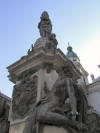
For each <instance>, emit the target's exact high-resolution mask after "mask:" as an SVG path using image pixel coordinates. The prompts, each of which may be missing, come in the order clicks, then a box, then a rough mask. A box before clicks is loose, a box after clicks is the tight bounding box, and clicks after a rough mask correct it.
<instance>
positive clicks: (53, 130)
mask: <svg viewBox="0 0 100 133" xmlns="http://www.w3.org/2000/svg"><path fill="white" fill-rule="evenodd" d="M43 133H68V131H66V130H65V129H64V128H62V127H56V126H45V127H44V129H43Z"/></svg>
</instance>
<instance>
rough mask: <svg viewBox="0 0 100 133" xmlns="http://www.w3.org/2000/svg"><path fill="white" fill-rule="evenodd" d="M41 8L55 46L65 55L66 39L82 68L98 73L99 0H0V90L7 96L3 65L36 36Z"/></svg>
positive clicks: (10, 86)
mask: <svg viewBox="0 0 100 133" xmlns="http://www.w3.org/2000/svg"><path fill="white" fill-rule="evenodd" d="M44 10H46V11H48V13H49V16H50V18H51V21H52V25H53V33H55V34H56V36H57V37H56V38H57V40H58V42H59V45H58V47H59V48H61V50H62V51H63V52H64V53H65V54H66V52H67V50H66V49H67V43H68V41H69V42H70V45H71V46H72V47H73V50H74V51H75V52H76V53H77V55H78V56H79V58H80V60H81V63H82V65H83V67H84V68H85V69H86V70H87V71H88V72H89V73H90V74H91V73H93V74H94V75H95V77H97V76H98V75H99V74H100V70H99V69H98V67H97V65H98V64H100V0H0V91H1V92H2V93H4V94H6V95H8V96H10V97H11V95H12V89H13V84H12V83H11V82H10V81H9V80H8V78H7V75H8V72H7V69H6V67H7V66H9V65H11V64H12V63H14V62H15V61H17V60H19V59H20V57H21V56H23V55H25V54H26V53H27V50H28V49H29V48H30V46H31V44H32V43H33V44H34V42H35V41H36V39H37V38H39V36H40V35H39V31H38V28H37V25H38V22H39V21H40V15H41V13H42V12H43V11H44Z"/></svg>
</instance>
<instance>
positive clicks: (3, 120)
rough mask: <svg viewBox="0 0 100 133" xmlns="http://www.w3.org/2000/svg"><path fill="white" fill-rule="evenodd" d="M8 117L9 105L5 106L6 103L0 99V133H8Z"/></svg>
mask: <svg viewBox="0 0 100 133" xmlns="http://www.w3.org/2000/svg"><path fill="white" fill-rule="evenodd" d="M8 115H9V105H8V104H7V101H6V100H5V99H4V98H3V97H0V132H1V133H9V126H10V125H9V124H10V123H9V121H8Z"/></svg>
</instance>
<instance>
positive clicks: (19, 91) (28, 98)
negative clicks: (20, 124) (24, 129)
mask: <svg viewBox="0 0 100 133" xmlns="http://www.w3.org/2000/svg"><path fill="white" fill-rule="evenodd" d="M28 76H29V75H28ZM37 80H38V79H37V76H34V77H32V78H31V77H27V76H26V75H24V77H23V78H22V79H21V82H20V83H19V84H17V85H15V86H14V91H13V99H12V118H13V119H14V120H15V119H21V118H25V117H26V116H27V114H28V113H29V111H30V110H31V108H32V107H33V105H34V104H35V102H36V96H37Z"/></svg>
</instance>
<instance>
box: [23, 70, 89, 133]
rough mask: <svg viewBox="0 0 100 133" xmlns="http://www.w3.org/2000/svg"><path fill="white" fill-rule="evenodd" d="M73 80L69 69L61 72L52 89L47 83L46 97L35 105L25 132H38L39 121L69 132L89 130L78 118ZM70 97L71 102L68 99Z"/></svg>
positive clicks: (75, 132)
mask: <svg viewBox="0 0 100 133" xmlns="http://www.w3.org/2000/svg"><path fill="white" fill-rule="evenodd" d="M73 87H74V86H73V80H72V78H71V75H70V73H69V71H66V72H65V68H64V69H63V72H62V71H61V72H59V78H58V80H57V81H56V83H55V84H54V86H53V88H52V90H51V91H49V90H48V88H47V86H46V83H45V87H44V92H45V97H43V98H42V99H41V101H40V102H39V103H38V104H37V105H36V106H35V110H33V112H31V114H30V116H29V117H28V119H27V121H26V126H25V128H24V131H23V133H27V132H28V133H36V128H37V123H40V124H41V123H42V125H43V124H50V125H56V126H62V127H64V128H65V129H67V130H68V131H69V133H72V132H73V133H78V132H81V131H87V126H86V125H85V124H83V123H82V122H81V123H80V122H78V121H77V120H76V115H77V103H76V97H75V92H74V88H73ZM68 98H69V99H70V102H66V103H65V101H66V100H68Z"/></svg>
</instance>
